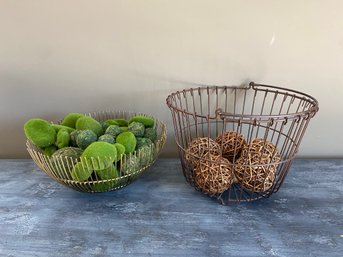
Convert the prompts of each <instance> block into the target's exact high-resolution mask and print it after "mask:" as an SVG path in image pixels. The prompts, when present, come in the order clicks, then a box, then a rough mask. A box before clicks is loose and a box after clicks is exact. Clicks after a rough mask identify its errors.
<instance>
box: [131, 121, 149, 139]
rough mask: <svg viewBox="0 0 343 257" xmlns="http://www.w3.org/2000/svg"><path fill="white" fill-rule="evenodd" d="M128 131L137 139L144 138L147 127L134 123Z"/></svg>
mask: <svg viewBox="0 0 343 257" xmlns="http://www.w3.org/2000/svg"><path fill="white" fill-rule="evenodd" d="M127 129H128V131H130V132H132V133H133V134H134V135H135V136H136V137H143V136H144V131H145V126H144V124H143V123H140V122H136V121H134V122H132V123H130V125H129V126H128V127H127Z"/></svg>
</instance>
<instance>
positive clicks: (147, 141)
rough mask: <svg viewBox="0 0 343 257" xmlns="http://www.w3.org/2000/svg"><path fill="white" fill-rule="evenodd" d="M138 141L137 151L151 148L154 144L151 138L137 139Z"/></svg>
mask: <svg viewBox="0 0 343 257" xmlns="http://www.w3.org/2000/svg"><path fill="white" fill-rule="evenodd" d="M136 139H137V145H136V149H139V148H141V147H142V146H150V145H152V144H153V142H152V141H151V140H150V139H149V138H145V137H137V138H136Z"/></svg>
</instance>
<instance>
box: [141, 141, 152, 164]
mask: <svg viewBox="0 0 343 257" xmlns="http://www.w3.org/2000/svg"><path fill="white" fill-rule="evenodd" d="M137 156H138V158H139V161H140V163H141V166H142V167H145V166H147V165H148V164H150V163H151V162H152V161H153V159H154V155H153V149H152V147H151V146H147V145H144V146H142V147H141V148H139V150H138V153H137Z"/></svg>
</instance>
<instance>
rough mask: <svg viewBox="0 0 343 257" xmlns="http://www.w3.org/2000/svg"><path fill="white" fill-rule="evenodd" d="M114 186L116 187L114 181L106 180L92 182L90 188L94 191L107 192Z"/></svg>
mask: <svg viewBox="0 0 343 257" xmlns="http://www.w3.org/2000/svg"><path fill="white" fill-rule="evenodd" d="M114 187H116V182H115V181H108V182H98V183H95V184H93V186H92V189H93V191H94V192H108V191H111V190H112V189H113V188H114Z"/></svg>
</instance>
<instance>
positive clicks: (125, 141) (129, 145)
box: [116, 131, 137, 154]
mask: <svg viewBox="0 0 343 257" xmlns="http://www.w3.org/2000/svg"><path fill="white" fill-rule="evenodd" d="M116 143H119V144H122V145H123V146H125V153H126V154H129V153H132V152H133V151H134V150H135V148H136V143H137V140H136V137H135V135H134V134H133V133H132V132H130V131H127V132H122V133H120V134H119V135H118V136H117V138H116Z"/></svg>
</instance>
